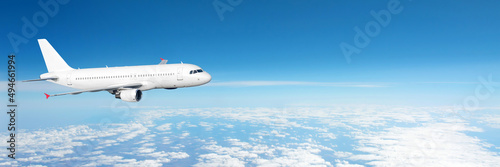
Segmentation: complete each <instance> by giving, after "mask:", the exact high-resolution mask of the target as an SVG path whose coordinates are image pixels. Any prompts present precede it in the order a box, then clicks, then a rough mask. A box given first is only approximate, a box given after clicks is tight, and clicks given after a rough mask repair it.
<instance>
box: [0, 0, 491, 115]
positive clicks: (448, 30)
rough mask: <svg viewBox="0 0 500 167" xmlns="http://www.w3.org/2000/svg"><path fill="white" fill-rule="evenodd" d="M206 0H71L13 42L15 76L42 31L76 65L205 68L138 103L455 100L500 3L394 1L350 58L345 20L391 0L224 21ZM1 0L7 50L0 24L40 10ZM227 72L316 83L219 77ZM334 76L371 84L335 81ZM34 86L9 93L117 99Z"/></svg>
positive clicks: (484, 62) (33, 70)
mask: <svg viewBox="0 0 500 167" xmlns="http://www.w3.org/2000/svg"><path fill="white" fill-rule="evenodd" d="M213 2H214V1H154V2H150V3H143V2H139V1H70V2H69V3H67V4H65V5H60V7H59V12H58V13H57V14H56V15H55V16H54V17H50V18H49V20H48V23H47V24H46V25H45V26H42V27H40V28H38V32H37V33H36V35H35V36H34V37H32V38H29V39H28V41H29V42H27V43H26V44H20V45H19V52H17V55H18V57H17V62H18V64H17V66H18V69H19V71H18V79H20V80H26V79H34V78H38V76H39V75H40V74H42V73H45V72H46V67H45V64H44V61H43V58H42V55H41V52H40V49H39V47H38V44H37V43H36V39H37V38H46V39H48V40H49V42H50V43H51V44H52V45H53V46H54V47H55V49H56V50H57V51H58V52H59V54H61V55H62V57H63V58H64V59H65V60H66V62H67V63H68V64H69V65H70V66H72V67H74V68H92V67H104V66H105V65H108V66H110V67H113V66H125V65H127V66H129V65H145V64H156V63H159V62H160V57H162V58H164V59H168V60H169V63H178V62H180V61H183V62H185V63H192V64H197V65H199V66H201V67H202V68H204V69H205V70H206V71H208V72H209V73H210V74H211V75H212V77H213V79H212V83H211V84H214V85H212V86H210V85H207V86H202V87H196V88H186V89H178V90H173V91H167V90H152V91H147V92H145V93H144V99H143V101H141V102H140V103H139V104H137V105H140V106H141V105H144V106H150V105H160V106H171V107H181V108H182V107H212V106H251V107H258V106H274V107H280V106H288V105H329V104H391V105H416V106H427V105H433V106H436V105H437V106H441V105H455V104H460V103H462V101H463V100H464V99H465V98H466V97H467V96H470V95H474V90H475V88H476V87H477V86H478V85H479V81H478V77H487V76H488V75H489V74H491V75H492V76H493V81H495V80H497V79H496V78H500V56H499V55H500V47H498V39H500V31H498V30H499V29H500V23H499V22H498V21H497V20H500V13H499V12H498V8H499V7H500V3H499V2H497V1H481V3H474V2H471V1H451V0H448V1H439V2H435V1H406V0H402V1H400V3H401V4H400V5H401V7H402V11H401V12H400V13H398V14H393V15H392V17H391V21H390V23H389V24H388V25H387V26H386V27H383V28H381V30H380V33H379V34H378V35H376V36H375V37H373V38H371V42H370V43H369V45H368V46H366V47H365V48H363V49H362V52H361V53H360V54H356V55H353V56H352V57H351V58H352V61H351V62H350V63H348V62H347V61H346V59H345V56H344V55H343V53H342V51H341V49H340V47H339V44H340V43H341V42H347V43H350V44H352V43H353V38H354V36H355V35H356V32H355V31H354V27H356V26H358V27H364V26H365V25H366V24H367V23H369V22H370V21H373V20H374V18H373V17H372V16H371V15H370V11H372V10H373V11H376V12H378V11H380V10H387V4H388V2H389V1H373V2H365V1H326V0H325V1H284V0H282V1H245V0H243V1H242V3H241V4H239V5H237V6H234V7H233V8H234V9H233V10H232V11H230V12H229V11H228V12H225V13H224V14H223V16H224V19H223V20H221V19H220V18H219V16H218V15H217V12H216V9H215V8H214V6H213V5H212V3H213ZM221 2H223V3H226V4H227V2H226V1H221ZM2 3H3V5H1V7H0V8H1V10H2V11H3V13H4V14H3V17H2V18H1V21H2V23H4V24H3V26H2V27H3V28H2V29H1V34H4V36H3V37H4V38H3V40H0V45H1V46H3V47H1V50H2V52H3V53H4V54H8V53H13V52H15V51H14V49H13V47H12V46H11V43H10V42H9V39H8V38H7V34H8V33H10V32H12V33H15V34H18V35H21V34H22V32H21V30H22V26H23V22H22V18H23V17H26V18H28V20H32V16H33V15H34V14H35V13H37V12H39V11H43V10H42V8H41V7H40V6H39V5H38V4H37V1H8V2H2ZM498 80H500V79H498ZM235 81H239V82H247V81H267V82H274V81H293V82H294V83H297V82H299V83H302V82H314V83H302V84H284V85H283V84H278V85H274V86H265V85H261V86H242V85H236V86H228V85H225V86H224V85H222V86H221V85H219V86H217V83H219V84H220V83H228V82H229V83H231V82H235ZM280 83H283V82H280ZM285 83H286V82H285ZM339 83H351V84H353V85H371V86H374V87H356V86H354V87H346V86H332V85H335V84H339ZM64 91H68V90H61V91H58V90H50V92H48V93H59V92H64ZM43 92H45V91H43V90H40V91H36V90H31V91H25V92H24V93H20V94H19V97H18V98H20V101H21V102H22V101H24V103H26V104H29V103H31V104H33V105H31V104H30V105H29V106H25V107H26V109H27V110H35V109H40V108H45V109H53V108H54V107H55V106H58V105H60V104H62V103H63V104H68V105H67V107H72V108H73V107H74V106H79V107H81V108H82V109H85V108H92V107H93V106H94V105H93V106H88V104H82V103H81V102H82V101H87V102H89V103H91V104H95V106H109V104H110V103H111V102H113V101H114V97H112V96H111V95H109V94H108V93H107V92H100V93H86V94H81V95H78V96H66V97H57V98H53V99H49V100H45V98H44V96H43V94H42V93H43ZM499 96H500V95H499V91H498V87H497V90H496V91H495V92H492V94H491V97H490V98H488V99H486V100H483V101H481V104H480V105H496V104H497V103H498V101H499V100H500V97H499ZM194 99H197V100H194ZM40 106H44V107H40ZM103 108H106V107H103ZM103 110H105V109H103Z"/></svg>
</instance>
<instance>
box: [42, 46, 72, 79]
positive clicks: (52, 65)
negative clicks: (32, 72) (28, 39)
mask: <svg viewBox="0 0 500 167" xmlns="http://www.w3.org/2000/svg"><path fill="white" fill-rule="evenodd" d="M38 44H39V45H40V49H41V50H42V55H43V59H44V60H45V65H46V66H47V70H48V71H49V72H57V71H68V70H73V68H71V67H70V66H68V64H66V62H65V61H64V60H63V59H62V58H61V56H60V55H59V53H57V51H56V50H55V49H54V48H53V47H52V45H50V43H49V41H47V40H46V39H38Z"/></svg>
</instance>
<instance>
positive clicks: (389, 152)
mask: <svg viewBox="0 0 500 167" xmlns="http://www.w3.org/2000/svg"><path fill="white" fill-rule="evenodd" d="M464 131H473V132H481V129H478V128H475V127H469V126H467V124H464V123H461V124H456V123H455V124H452V123H432V124H426V125H424V126H422V127H412V128H401V127H393V128H388V129H387V130H386V131H383V132H372V133H368V134H364V133H362V134H359V135H357V136H356V137H355V138H356V139H359V140H360V141H359V144H360V145H359V147H357V148H356V150H357V151H361V152H366V153H367V154H359V155H352V156H350V157H349V158H350V159H352V160H366V161H370V162H368V163H367V164H369V165H374V166H402V165H408V164H411V165H414V166H495V165H497V164H499V163H500V157H499V156H498V155H497V153H494V152H490V151H488V150H486V149H485V148H484V147H483V146H484V144H483V141H481V140H479V139H478V138H475V137H471V136H467V135H466V134H465V133H464Z"/></svg>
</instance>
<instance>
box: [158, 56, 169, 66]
mask: <svg viewBox="0 0 500 167" xmlns="http://www.w3.org/2000/svg"><path fill="white" fill-rule="evenodd" d="M160 59H161V62H160V64H167V62H168V60H165V59H163V58H161V57H160Z"/></svg>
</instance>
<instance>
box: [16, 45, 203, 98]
mask: <svg viewBox="0 0 500 167" xmlns="http://www.w3.org/2000/svg"><path fill="white" fill-rule="evenodd" d="M38 44H39V45H40V49H41V50H42V55H43V59H44V60H45V65H46V66H47V70H48V73H44V74H41V75H40V79H33V80H26V81H23V82H32V81H49V82H52V83H56V84H59V85H63V86H67V87H71V88H75V89H80V91H75V92H68V93H60V94H53V95H49V94H47V93H44V94H45V96H46V99H48V98H49V97H51V96H61V95H68V94H70V95H76V94H80V93H84V92H99V91H108V92H109V93H111V94H113V95H115V98H117V99H121V100H123V101H127V102H139V101H140V100H141V98H142V91H146V90H151V89H177V88H185V87H194V86H200V85H203V84H206V83H208V82H210V81H211V80H212V76H211V75H210V74H208V73H207V72H206V71H204V70H203V69H202V68H200V67H199V66H197V65H194V64H184V63H182V62H181V63H180V64H167V61H168V60H164V59H163V58H160V59H161V62H160V64H157V65H141V66H124V67H108V66H106V67H104V68H87V69H74V68H71V67H70V66H69V65H68V64H66V62H65V61H64V60H63V59H62V57H61V56H60V55H59V53H57V51H56V50H55V49H54V48H53V47H52V45H50V43H49V42H48V41H47V40H46V39H38Z"/></svg>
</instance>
